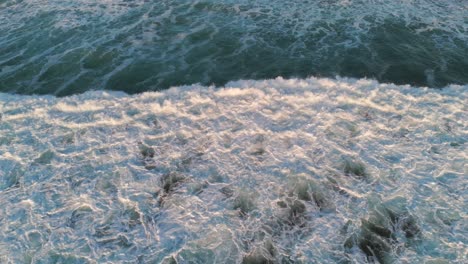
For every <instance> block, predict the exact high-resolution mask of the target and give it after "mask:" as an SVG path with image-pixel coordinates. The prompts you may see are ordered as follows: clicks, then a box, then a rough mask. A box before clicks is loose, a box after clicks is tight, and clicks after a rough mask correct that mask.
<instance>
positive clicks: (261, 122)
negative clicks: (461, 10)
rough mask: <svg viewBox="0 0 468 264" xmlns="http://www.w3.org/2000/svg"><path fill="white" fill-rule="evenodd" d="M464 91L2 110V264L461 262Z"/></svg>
mask: <svg viewBox="0 0 468 264" xmlns="http://www.w3.org/2000/svg"><path fill="white" fill-rule="evenodd" d="M467 92H468V86H466V85H465V86H457V85H452V86H448V87H446V88H444V89H440V90H439V89H428V88H414V87H410V86H397V85H392V84H381V83H378V82H376V81H373V80H367V79H346V78H338V79H319V78H308V79H289V80H287V79H283V78H277V79H273V80H262V81H236V82H231V83H228V84H227V85H226V86H225V87H222V88H216V87H205V86H199V85H190V86H183V87H174V88H171V89H169V90H166V91H162V92H147V93H143V94H136V95H127V94H125V93H123V92H109V91H94V92H86V93H83V94H79V95H73V96H70V97H63V98H58V97H54V96H19V95H12V94H0V113H1V114H2V115H1V120H0V167H1V170H0V234H1V235H0V256H1V257H0V262H2V263H104V262H111V261H112V262H115V263H137V262H139V263H160V262H164V263H242V262H243V263H338V262H339V263H363V262H365V261H379V262H381V263H392V262H395V261H397V262H398V263H423V262H426V261H436V262H437V261H439V262H437V263H449V262H450V263H462V262H465V261H466V256H467V253H468V252H467V246H466V241H467V238H468V236H467V235H468V232H467V230H468V226H467V221H466V214H467V208H468V205H467V203H466V197H467V196H466V194H467V181H466V175H467V167H466V164H467V163H466V153H467V152H466V139H467V124H468V122H467V121H468V120H467V116H468V115H467V108H466V107H467V106H466V102H467V100H466V99H467V98H466V95H467ZM426 263H428V262H426Z"/></svg>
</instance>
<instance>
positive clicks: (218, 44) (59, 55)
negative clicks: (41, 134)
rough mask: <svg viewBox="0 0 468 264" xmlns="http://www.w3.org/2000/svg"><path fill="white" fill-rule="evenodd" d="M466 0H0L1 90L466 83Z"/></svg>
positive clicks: (67, 91) (44, 91)
mask: <svg viewBox="0 0 468 264" xmlns="http://www.w3.org/2000/svg"><path fill="white" fill-rule="evenodd" d="M467 13H468V0H443V1H442V0H391V1H389V0H308V1H307V0H287V1H285V0H255V1H252V0H194V1H186V0H157V1H154V0H100V1H96V0H47V1H45V0H0V21H2V23H0V91H3V92H14V93H21V94H55V95H59V96H64V95H70V94H75V93H80V92H84V91H88V90H102V89H106V90H119V91H125V92H128V93H138V92H144V91H154V90H161V89H166V88H168V87H171V86H179V85H190V84H194V83H201V84H203V85H212V84H215V85H218V86H219V85H224V84H225V83H227V82H229V81H233V80H239V79H268V78H276V77H277V76H283V77H296V78H298V77H300V78H306V77H309V76H323V77H335V76H337V75H338V76H346V77H355V78H363V77H367V78H374V79H377V80H379V81H380V82H391V83H396V84H410V85H415V86H430V87H445V86H447V85H449V84H462V85H463V84H466V83H468V74H467V72H468V56H467V54H468V19H467V15H466V14H467Z"/></svg>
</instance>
